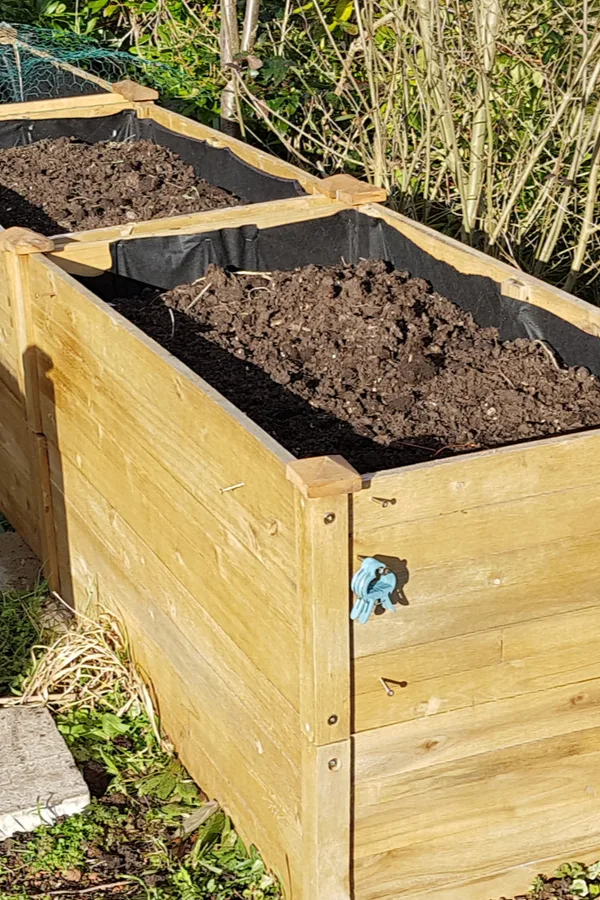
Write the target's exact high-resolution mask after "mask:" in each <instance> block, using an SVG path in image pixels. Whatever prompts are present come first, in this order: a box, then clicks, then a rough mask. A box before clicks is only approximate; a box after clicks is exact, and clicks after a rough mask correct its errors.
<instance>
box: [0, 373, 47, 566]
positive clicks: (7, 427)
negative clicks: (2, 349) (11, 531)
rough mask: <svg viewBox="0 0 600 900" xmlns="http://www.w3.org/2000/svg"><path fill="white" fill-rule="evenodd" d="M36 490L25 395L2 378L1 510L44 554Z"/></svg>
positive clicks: (0, 435)
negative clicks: (7, 384)
mask: <svg viewBox="0 0 600 900" xmlns="http://www.w3.org/2000/svg"><path fill="white" fill-rule="evenodd" d="M1 369H2V366H0V370H1ZM37 490H38V485H37V484H36V483H35V481H34V478H33V470H32V443H31V434H30V432H29V430H28V428H27V421H26V414H25V402H24V398H23V397H22V396H21V395H20V393H19V391H18V388H17V386H16V382H14V383H13V389H12V390H9V388H8V387H7V386H6V384H5V383H4V381H3V380H1V379H0V510H1V511H2V512H3V513H4V514H5V515H6V517H7V518H8V520H9V521H10V522H11V523H12V525H13V526H14V527H15V529H16V530H17V531H18V532H19V534H20V535H21V536H22V537H23V538H24V539H25V540H26V541H27V543H28V544H29V546H30V547H31V549H32V550H33V551H34V552H35V553H36V554H37V555H38V556H39V557H40V558H41V556H42V545H41V540H40V523H39V507H38V495H37Z"/></svg>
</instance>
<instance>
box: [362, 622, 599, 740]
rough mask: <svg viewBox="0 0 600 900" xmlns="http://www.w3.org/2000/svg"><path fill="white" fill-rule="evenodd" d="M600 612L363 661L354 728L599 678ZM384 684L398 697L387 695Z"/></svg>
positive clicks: (468, 636)
mask: <svg viewBox="0 0 600 900" xmlns="http://www.w3.org/2000/svg"><path fill="white" fill-rule="evenodd" d="M599 634H600V607H598V606H597V605H595V606H592V607H590V608H589V609H584V610H577V611H575V612H571V613H564V614H559V615H555V616H548V617H545V618H541V619H535V620H532V621H528V622H522V623H518V624H516V625H511V626H507V627H506V628H502V629H496V630H494V631H484V632H477V633H475V634H471V635H461V636H460V637H457V638H449V639H446V640H442V641H434V642H432V643H429V644H419V645H417V646H415V647H405V648H404V649H402V650H399V651H390V652H388V653H384V654H375V655H374V656H368V657H361V658H359V659H358V660H357V661H356V667H355V704H356V710H355V730H356V731H363V730H367V729H369V728H376V727H378V726H380V725H389V724H393V723H394V722H404V721H410V720H411V719H418V718H429V717H432V716H437V715H440V714H442V713H447V712H448V711H450V710H454V709H461V708H464V707H474V706H476V705H478V704H481V703H490V702H491V701H494V700H499V699H504V698H509V697H516V696H518V695H519V694H531V693H535V692H537V691H542V690H547V689H549V688H554V687H557V686H560V685H567V684H575V683H577V682H582V681H584V680H586V679H593V678H598V677H600V665H599V660H598V654H597V652H596V647H597V642H598V635H599ZM381 678H384V679H385V681H386V683H387V684H388V686H389V687H390V688H392V689H393V690H394V695H393V696H388V695H387V694H386V692H385V690H384V689H383V686H382V684H381V682H380V679H381Z"/></svg>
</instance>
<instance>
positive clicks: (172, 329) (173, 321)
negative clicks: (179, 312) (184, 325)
mask: <svg viewBox="0 0 600 900" xmlns="http://www.w3.org/2000/svg"><path fill="white" fill-rule="evenodd" d="M169 315H170V316H171V340H172V339H173V338H174V337H175V313H174V312H173V310H172V309H170V308H169Z"/></svg>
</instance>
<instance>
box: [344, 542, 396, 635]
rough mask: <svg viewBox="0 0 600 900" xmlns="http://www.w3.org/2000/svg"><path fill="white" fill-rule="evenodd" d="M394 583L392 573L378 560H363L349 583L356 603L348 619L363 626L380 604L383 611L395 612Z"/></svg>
mask: <svg viewBox="0 0 600 900" xmlns="http://www.w3.org/2000/svg"><path fill="white" fill-rule="evenodd" d="M396 581H397V579H396V576H395V575H394V573H393V572H390V570H389V569H386V567H385V566H384V565H383V563H381V562H379V560H378V559H373V558H372V557H370V556H368V557H367V558H366V559H364V560H363V562H362V565H361V567H360V569H359V570H358V572H356V574H355V575H354V577H353V579H352V583H351V587H352V590H353V591H354V593H355V594H356V602H355V603H354V606H353V607H352V612H351V613H350V618H351V619H358V621H359V622H360V623H361V625H364V623H365V622H367V621H368V620H369V618H370V617H371V615H372V613H373V610H374V609H375V607H376V605H377V604H378V603H381V605H382V606H383V608H384V609H387V610H389V611H390V612H395V607H394V604H393V602H392V594H393V592H394V590H395V589H396Z"/></svg>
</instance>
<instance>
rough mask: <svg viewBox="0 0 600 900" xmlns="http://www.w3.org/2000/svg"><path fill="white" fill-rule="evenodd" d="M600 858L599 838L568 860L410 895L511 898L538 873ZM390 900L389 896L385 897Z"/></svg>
mask: <svg viewBox="0 0 600 900" xmlns="http://www.w3.org/2000/svg"><path fill="white" fill-rule="evenodd" d="M598 859H600V841H596V843H592V844H591V845H590V846H587V847H579V848H578V849H577V850H575V851H574V852H573V853H572V854H571V857H570V859H569V860H566V859H565V856H564V855H563V854H562V853H559V855H558V856H553V857H550V858H548V857H544V858H543V859H537V860H535V861H532V862H530V863H526V864H525V865H522V866H514V867H513V868H511V869H505V870H504V871H502V872H497V873H495V874H494V875H490V876H488V877H487V878H477V879H475V880H474V881H469V882H462V883H461V884H459V885H452V886H450V887H446V888H441V889H440V890H435V891H430V890H427V891H425V893H422V892H421V891H419V893H418V894H414V895H413V896H415V897H418V898H427V900H429V898H432V900H483V898H488V897H493V898H498V897H514V896H516V895H518V894H525V893H527V892H528V891H529V889H530V888H531V886H532V884H533V882H534V880H535V879H536V878H537V876H538V875H553V874H554V872H556V870H557V869H558V868H559V866H561V865H562V864H563V863H565V862H574V861H577V862H581V863H584V864H587V865H589V864H590V863H593V862H597V861H598ZM389 900H391V898H389Z"/></svg>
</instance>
